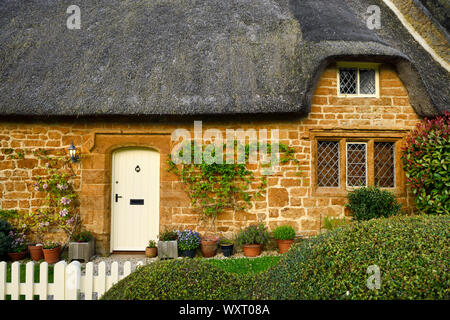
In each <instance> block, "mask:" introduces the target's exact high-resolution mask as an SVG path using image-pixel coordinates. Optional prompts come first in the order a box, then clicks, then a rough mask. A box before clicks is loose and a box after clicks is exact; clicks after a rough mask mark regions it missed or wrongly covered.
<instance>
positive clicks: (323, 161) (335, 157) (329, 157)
mask: <svg viewBox="0 0 450 320" xmlns="http://www.w3.org/2000/svg"><path fill="white" fill-rule="evenodd" d="M317 159H318V162H317V172H318V179H317V180H318V181H317V184H318V186H319V187H339V142H336V141H318V142H317Z"/></svg>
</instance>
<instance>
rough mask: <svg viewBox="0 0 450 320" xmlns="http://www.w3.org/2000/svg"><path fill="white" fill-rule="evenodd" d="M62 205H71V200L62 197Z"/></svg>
mask: <svg viewBox="0 0 450 320" xmlns="http://www.w3.org/2000/svg"><path fill="white" fill-rule="evenodd" d="M61 203H62V204H66V205H67V204H69V203H70V199H67V198H66V197H62V198H61Z"/></svg>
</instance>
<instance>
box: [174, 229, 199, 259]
mask: <svg viewBox="0 0 450 320" xmlns="http://www.w3.org/2000/svg"><path fill="white" fill-rule="evenodd" d="M200 242H201V236H200V233H198V232H196V231H193V230H188V229H185V230H183V231H181V232H179V233H178V249H180V251H181V256H183V257H188V258H193V257H195V251H196V250H197V248H198V247H199V246H200Z"/></svg>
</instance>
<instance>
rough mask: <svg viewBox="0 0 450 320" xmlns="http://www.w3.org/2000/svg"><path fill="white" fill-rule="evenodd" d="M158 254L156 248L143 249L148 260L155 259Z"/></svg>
mask: <svg viewBox="0 0 450 320" xmlns="http://www.w3.org/2000/svg"><path fill="white" fill-rule="evenodd" d="M157 254H158V248H156V247H155V248H149V247H147V248H145V255H146V256H147V257H148V258H154V257H156V255H157Z"/></svg>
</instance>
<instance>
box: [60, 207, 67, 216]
mask: <svg viewBox="0 0 450 320" xmlns="http://www.w3.org/2000/svg"><path fill="white" fill-rule="evenodd" d="M68 213H69V211H68V210H67V209H63V210H61V211H60V212H59V216H60V217H65V216H66V215H67V214H68Z"/></svg>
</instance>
